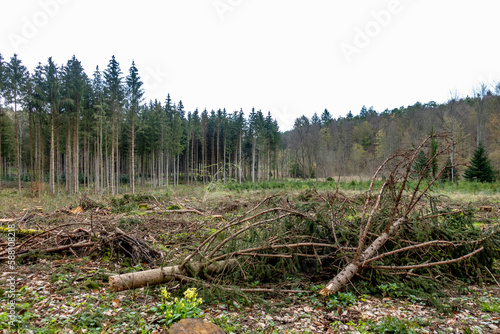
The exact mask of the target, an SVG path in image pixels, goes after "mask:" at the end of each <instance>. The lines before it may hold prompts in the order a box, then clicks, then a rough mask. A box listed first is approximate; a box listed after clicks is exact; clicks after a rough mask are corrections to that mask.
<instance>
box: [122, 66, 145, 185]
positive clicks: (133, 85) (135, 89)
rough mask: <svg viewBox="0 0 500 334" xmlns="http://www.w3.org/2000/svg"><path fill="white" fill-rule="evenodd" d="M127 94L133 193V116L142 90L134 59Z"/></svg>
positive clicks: (139, 101) (140, 98) (140, 100)
mask: <svg viewBox="0 0 500 334" xmlns="http://www.w3.org/2000/svg"><path fill="white" fill-rule="evenodd" d="M126 83H127V96H128V102H129V121H130V144H131V147H130V183H131V185H132V193H133V194H135V118H136V117H137V114H138V113H139V108H140V104H141V102H142V96H143V95H144V90H143V89H142V85H143V83H142V81H141V77H140V76H139V71H138V70H137V67H135V63H134V61H132V66H131V67H130V69H129V75H128V77H127V78H126Z"/></svg>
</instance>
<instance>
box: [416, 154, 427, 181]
mask: <svg viewBox="0 0 500 334" xmlns="http://www.w3.org/2000/svg"><path fill="white" fill-rule="evenodd" d="M428 162H429V160H428V159H427V156H426V155H425V153H424V151H420V152H418V154H417V158H416V159H415V162H414V165H413V171H414V172H415V174H416V175H415V176H416V177H417V178H420V177H423V178H425V179H427V178H429V168H428V166H427V164H428Z"/></svg>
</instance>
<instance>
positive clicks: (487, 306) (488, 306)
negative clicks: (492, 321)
mask: <svg viewBox="0 0 500 334" xmlns="http://www.w3.org/2000/svg"><path fill="white" fill-rule="evenodd" d="M481 309H482V310H483V311H484V312H497V313H500V303H494V302H486V303H481Z"/></svg>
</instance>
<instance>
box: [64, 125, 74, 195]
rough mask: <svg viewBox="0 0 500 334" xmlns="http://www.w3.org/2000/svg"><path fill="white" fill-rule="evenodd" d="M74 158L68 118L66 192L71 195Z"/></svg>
mask: <svg viewBox="0 0 500 334" xmlns="http://www.w3.org/2000/svg"><path fill="white" fill-rule="evenodd" d="M72 158H73V154H72V153H71V122H70V120H69V118H68V127H67V129H66V166H65V167H66V168H65V172H66V182H65V183H66V192H67V193H69V194H72V193H73V189H74V187H73V184H72V182H73V181H74V180H73V168H72V163H71V160H72Z"/></svg>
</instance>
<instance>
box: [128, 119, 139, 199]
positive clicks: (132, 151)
mask: <svg viewBox="0 0 500 334" xmlns="http://www.w3.org/2000/svg"><path fill="white" fill-rule="evenodd" d="M130 126H131V134H130V137H131V138H130V141H131V145H130V146H131V148H130V156H131V157H130V183H131V184H132V194H135V123H134V115H132V124H131V125H130ZM139 138H140V137H139Z"/></svg>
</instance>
